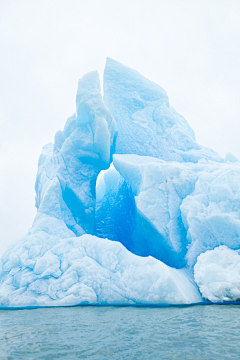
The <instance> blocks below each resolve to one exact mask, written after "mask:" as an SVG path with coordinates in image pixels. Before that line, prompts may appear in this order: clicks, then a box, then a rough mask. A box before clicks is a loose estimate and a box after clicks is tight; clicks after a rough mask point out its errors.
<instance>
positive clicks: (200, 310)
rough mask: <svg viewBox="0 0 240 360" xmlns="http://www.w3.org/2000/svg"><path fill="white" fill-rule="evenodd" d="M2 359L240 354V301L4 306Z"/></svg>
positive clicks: (0, 317) (1, 315)
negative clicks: (181, 304)
mask: <svg viewBox="0 0 240 360" xmlns="http://www.w3.org/2000/svg"><path fill="white" fill-rule="evenodd" d="M0 359H24V360H26V359H34V360H35V359H49V360H50V359H51V360H52V359H240V306H239V305H204V306H201V305H199V306H186V307H159V308H157V307H156V308H149V307H97V306H78V307H69V308H40V309H33V310H0Z"/></svg>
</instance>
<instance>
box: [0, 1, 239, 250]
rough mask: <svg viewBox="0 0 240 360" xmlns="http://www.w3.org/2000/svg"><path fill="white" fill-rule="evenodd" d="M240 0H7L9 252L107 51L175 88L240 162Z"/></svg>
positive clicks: (1, 154)
mask: <svg viewBox="0 0 240 360" xmlns="http://www.w3.org/2000/svg"><path fill="white" fill-rule="evenodd" d="M239 18H240V1H239V0H236V1H234V0H225V1H223V0H216V1H215V0H211V1H209V0H206V1H205V0H201V1H199V0H196V1H195V0H175V1H174V0H127V1H125V0H65V1H63V0H41V1H40V0H27V1H26V0H21V1H19V0H16V1H14V0H0V49H1V56H0V73H1V80H0V125H1V128H0V253H1V252H2V251H3V250H4V249H5V248H6V246H7V244H8V243H10V242H12V241H13V240H15V239H16V238H18V237H19V236H21V235H23V234H24V233H25V232H26V231H27V230H28V228H29V227H30V226H31V223H32V221H33V218H34V215H35V207H34V197H35V194H34V182H35V176H36V172H37V161H38V156H39V154H40V151H41V147H42V146H43V145H44V144H45V143H47V142H49V141H52V140H53V138H54V134H55V132H56V131H57V130H58V129H62V128H63V126H64V123H65V121H66V119H67V117H69V116H70V115H71V114H72V113H73V112H74V111H75V93H76V89H77V82H78V79H79V78H80V77H81V76H82V75H83V74H84V73H85V72H87V71H90V70H95V69H98V70H99V72H100V73H101V75H102V72H103V69H104V64H105V58H106V57H107V56H109V57H112V58H113V59H115V60H117V61H120V62H122V63H124V64H126V65H128V66H130V67H133V68H135V69H136V70H138V71H139V72H141V73H142V74H143V75H145V76H147V77H148V78H150V79H151V80H154V81H155V82H157V83H158V84H160V85H161V86H162V87H163V88H165V90H166V91H167V92H168V95H169V98H170V103H171V105H172V106H173V107H174V108H175V109H176V110H177V111H178V112H179V113H181V114H182V115H183V116H184V117H185V118H186V119H187V121H188V122H189V123H190V125H191V126H192V128H193V129H194V131H195V133H196V138H197V140H198V142H199V143H201V144H203V145H205V146H208V147H212V148H213V149H214V150H216V151H218V152H219V153H220V154H221V155H222V156H225V155H226V153H227V152H232V153H233V154H234V155H235V156H237V157H238V158H240V145H239V142H240V141H239V136H240V66H239V64H240V21H239Z"/></svg>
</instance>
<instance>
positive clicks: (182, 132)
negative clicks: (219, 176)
mask: <svg viewBox="0 0 240 360" xmlns="http://www.w3.org/2000/svg"><path fill="white" fill-rule="evenodd" d="M103 80H104V101H105V102H106V104H107V107H108V108H109V110H110V111H111V114H112V115H113V117H114V119H115V120H116V122H117V126H118V138H117V144H116V153H117V154H137V155H145V156H153V157H157V158H160V159H164V160H167V161H169V160H173V161H180V162H183V161H191V162H197V161H198V160H199V159H201V158H205V159H211V160H214V161H223V160H222V159H221V157H220V156H219V155H218V154H217V153H216V152H214V151H213V150H211V149H207V148H204V147H203V146H200V145H199V144H197V142H196V139H195V135H194V131H193V130H192V129H191V127H190V126H189V124H188V123H187V121H186V120H185V119H184V117H183V116H181V115H179V114H178V113H177V112H176V111H175V110H174V109H173V108H172V107H171V106H170V104H169V100H168V96H167V93H166V91H165V90H164V89H163V88H162V87H160V86H159V85H157V84H156V83H154V82H153V81H150V80H148V79H146V78H145V77H144V76H142V75H141V74H139V73H138V72H137V71H135V70H133V69H130V68H129V67H127V66H124V65H122V64H120V63H118V62H117V61H115V60H112V59H110V58H107V63H106V67H105V70H104V79H103Z"/></svg>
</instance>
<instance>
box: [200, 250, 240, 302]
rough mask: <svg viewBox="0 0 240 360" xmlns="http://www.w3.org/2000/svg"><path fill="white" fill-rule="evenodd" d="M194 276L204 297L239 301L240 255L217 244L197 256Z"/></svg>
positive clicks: (213, 300)
mask: <svg viewBox="0 0 240 360" xmlns="http://www.w3.org/2000/svg"><path fill="white" fill-rule="evenodd" d="M194 278H195V281H196V283H197V285H198V286H199V289H200V291H201V293H202V295H203V297H204V298H206V299H208V300H210V301H212V302H223V301H240V256H239V252H238V251H234V250H231V249H229V248H228V247H227V246H224V245H222V246H219V247H216V248H215V249H214V250H211V251H206V252H205V253H203V254H201V255H200V256H199V257H198V260H197V263H196V265H195V266H194Z"/></svg>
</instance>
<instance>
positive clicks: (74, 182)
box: [34, 71, 116, 235]
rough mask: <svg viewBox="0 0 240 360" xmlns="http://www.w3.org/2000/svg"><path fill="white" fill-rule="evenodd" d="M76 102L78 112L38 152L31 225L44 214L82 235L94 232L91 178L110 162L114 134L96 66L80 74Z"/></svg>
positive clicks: (93, 189)
mask: <svg viewBox="0 0 240 360" xmlns="http://www.w3.org/2000/svg"><path fill="white" fill-rule="evenodd" d="M76 107H77V114H76V115H75V114H74V115H73V116H72V117H70V118H69V119H68V120H67V123H66V125H65V128H64V130H63V131H58V132H57V133H56V135H55V141H54V144H53V145H52V144H48V145H46V146H45V147H44V148H43V152H42V154H41V156H40V158H39V163H38V174H37V179H36V186H35V189H36V206H37V208H38V214H37V217H36V219H35V223H34V225H36V222H38V221H39V218H41V217H42V215H43V214H44V215H46V216H48V217H55V218H57V219H61V220H63V221H64V223H65V224H66V226H67V227H68V228H69V229H70V230H71V231H73V232H74V233H75V234H76V235H82V234H83V233H85V232H87V233H90V234H93V231H94V221H95V220H94V218H95V183H96V178H97V176H98V174H99V172H100V171H101V170H102V169H106V168H107V167H108V166H109V163H110V160H111V157H112V152H113V151H114V146H115V139H116V123H115V121H114V119H113V117H112V116H111V114H110V112H109V110H108V109H107V107H106V106H105V104H104V102H103V101H102V97H101V89H100V82H99V77H98V73H97V71H94V72H91V73H88V74H86V75H84V76H83V78H82V79H81V80H79V83H78V91H77V97H76Z"/></svg>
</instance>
